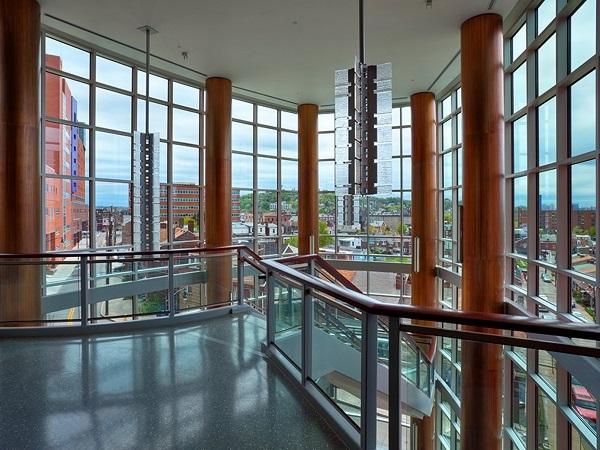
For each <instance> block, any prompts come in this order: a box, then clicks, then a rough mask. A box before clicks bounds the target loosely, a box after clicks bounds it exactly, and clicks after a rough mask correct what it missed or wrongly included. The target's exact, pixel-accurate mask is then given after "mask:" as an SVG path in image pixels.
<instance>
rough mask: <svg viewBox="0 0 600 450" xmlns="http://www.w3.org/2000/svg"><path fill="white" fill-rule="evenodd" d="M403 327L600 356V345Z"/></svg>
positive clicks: (469, 338) (486, 341)
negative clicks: (591, 345)
mask: <svg viewBox="0 0 600 450" xmlns="http://www.w3.org/2000/svg"><path fill="white" fill-rule="evenodd" d="M402 329H403V330H405V331H412V332H414V333H420V334H431V335H434V336H442V337H449V338H454V339H461V340H464V341H475V342H482V343H487V344H498V345H509V346H513V347H523V348H531V349H535V350H546V351H548V352H557V353H567V354H572V355H573V354H574V355H580V356H590V357H593V358H600V347H586V346H584V345H575V344H568V343H563V342H553V341H545V340H540V339H531V338H519V337H515V336H505V335H502V334H494V333H482V332H478V331H467V330H451V329H448V328H437V327H426V326H420V325H409V324H402Z"/></svg>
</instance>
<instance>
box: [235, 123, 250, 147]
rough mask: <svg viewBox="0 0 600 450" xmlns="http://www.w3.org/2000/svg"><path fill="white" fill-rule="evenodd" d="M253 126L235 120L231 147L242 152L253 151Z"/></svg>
mask: <svg viewBox="0 0 600 450" xmlns="http://www.w3.org/2000/svg"><path fill="white" fill-rule="evenodd" d="M253 142H254V138H253V128H252V125H246V124H244V123H239V122H233V123H232V124H231V148H232V150H237V151H240V152H252V151H253V147H254V145H253Z"/></svg>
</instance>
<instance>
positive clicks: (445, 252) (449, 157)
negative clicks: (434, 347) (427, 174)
mask: <svg viewBox="0 0 600 450" xmlns="http://www.w3.org/2000/svg"><path fill="white" fill-rule="evenodd" d="M437 118H438V134H437V146H438V187H439V190H438V214H439V217H438V224H439V229H438V265H439V266H440V268H441V270H440V272H439V275H440V276H439V279H438V300H439V304H440V307H441V308H444V309H456V310H460V309H461V308H462V305H461V289H460V285H459V284H458V280H460V277H461V275H462V264H461V254H460V252H461V242H460V227H461V225H460V218H461V215H462V167H463V158H462V156H463V153H462V152H463V150H462V133H463V131H462V107H461V89H460V87H459V86H452V87H451V88H448V89H447V90H446V91H445V93H442V94H441V95H440V96H439V98H438V101H437ZM449 275H451V276H449ZM440 344H441V345H439V347H438V349H439V351H438V354H437V359H436V367H437V371H438V373H439V374H440V383H439V384H438V395H437V401H436V407H435V410H436V418H437V420H436V429H437V441H438V443H439V446H440V448H444V449H458V448H460V394H461V393H460V387H461V366H460V362H461V359H460V354H461V341H457V340H456V339H450V338H444V337H443V338H441V342H440Z"/></svg>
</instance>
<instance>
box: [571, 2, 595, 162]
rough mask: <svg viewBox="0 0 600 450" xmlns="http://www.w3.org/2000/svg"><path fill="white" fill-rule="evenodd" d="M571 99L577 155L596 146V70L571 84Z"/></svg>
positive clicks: (573, 146) (573, 134)
mask: <svg viewBox="0 0 600 450" xmlns="http://www.w3.org/2000/svg"><path fill="white" fill-rule="evenodd" d="M588 1H589V0H588ZM570 100H571V114H570V117H569V119H570V127H571V132H570V138H571V156H575V155H580V154H582V153H586V152H589V151H592V150H594V149H595V148H596V72H595V71H594V72H590V73H589V74H588V75H586V76H585V77H584V78H582V79H581V80H579V81H578V82H577V83H575V84H574V85H572V86H571V88H570Z"/></svg>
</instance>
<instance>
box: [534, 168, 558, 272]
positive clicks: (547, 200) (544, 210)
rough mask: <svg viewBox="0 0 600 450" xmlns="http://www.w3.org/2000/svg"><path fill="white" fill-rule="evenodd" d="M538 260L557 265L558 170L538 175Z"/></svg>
mask: <svg viewBox="0 0 600 450" xmlns="http://www.w3.org/2000/svg"><path fill="white" fill-rule="evenodd" d="M538 183H539V185H538V195H539V196H538V208H539V217H538V230H539V247H538V258H539V259H541V260H542V261H547V262H549V263H551V264H556V244H557V243H556V241H557V228H558V213H557V208H556V206H557V203H556V194H557V193H556V170H548V171H547V172H541V173H540V174H539V175H538Z"/></svg>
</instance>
